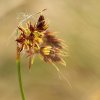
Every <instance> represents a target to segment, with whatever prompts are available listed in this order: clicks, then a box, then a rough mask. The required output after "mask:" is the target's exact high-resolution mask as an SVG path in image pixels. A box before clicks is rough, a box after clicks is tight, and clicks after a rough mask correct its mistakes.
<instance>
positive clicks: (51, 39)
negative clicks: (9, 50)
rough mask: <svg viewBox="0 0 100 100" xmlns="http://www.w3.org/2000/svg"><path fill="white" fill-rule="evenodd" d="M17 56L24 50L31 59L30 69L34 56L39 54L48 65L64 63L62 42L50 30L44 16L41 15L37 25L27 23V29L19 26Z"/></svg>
mask: <svg viewBox="0 0 100 100" xmlns="http://www.w3.org/2000/svg"><path fill="white" fill-rule="evenodd" d="M16 42H17V56H18V55H20V53H21V52H22V51H23V50H24V51H25V53H26V54H27V56H28V57H29V68H30V67H31V64H32V60H33V58H34V55H36V54H38V55H40V56H41V57H42V59H43V60H44V61H45V62H47V63H59V62H60V63H63V64H64V60H63V59H62V55H63V49H64V48H63V45H62V40H60V39H58V38H57V37H56V36H55V35H54V33H53V32H51V31H49V30H48V24H47V23H46V21H45V18H44V16H43V15H40V16H39V18H38V21H37V23H35V24H34V25H33V24H32V23H31V22H28V23H27V27H22V26H18V36H17V39H16Z"/></svg>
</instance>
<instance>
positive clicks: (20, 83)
mask: <svg viewBox="0 0 100 100" xmlns="http://www.w3.org/2000/svg"><path fill="white" fill-rule="evenodd" d="M16 64H17V68H18V80H19V87H20V92H21V97H22V100H25V95H24V91H23V85H22V78H21V67H20V59H17V61H16Z"/></svg>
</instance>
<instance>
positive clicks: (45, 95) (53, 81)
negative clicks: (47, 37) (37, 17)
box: [0, 0, 100, 100]
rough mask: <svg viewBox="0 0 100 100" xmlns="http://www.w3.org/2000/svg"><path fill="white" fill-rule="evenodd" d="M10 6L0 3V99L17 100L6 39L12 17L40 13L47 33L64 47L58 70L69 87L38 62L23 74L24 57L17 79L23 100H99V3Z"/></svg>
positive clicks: (50, 1) (65, 0) (34, 0)
mask: <svg viewBox="0 0 100 100" xmlns="http://www.w3.org/2000/svg"><path fill="white" fill-rule="evenodd" d="M12 1H13V2H12ZM12 1H6V0H4V1H0V4H1V5H2V6H0V7H1V10H0V11H2V12H3V13H0V100H20V92H19V87H18V82H17V70H16V69H17V68H16V65H15V54H16V44H15V43H14V39H15V37H12V38H10V39H8V38H9V36H10V35H11V34H12V32H13V30H14V29H15V27H16V26H17V21H18V20H17V19H16V14H18V13H20V12H28V13H29V12H31V13H34V12H37V11H40V10H42V9H44V8H47V11H46V12H45V13H44V14H45V15H46V17H47V18H49V20H50V29H51V30H53V31H57V32H59V33H58V34H57V35H58V37H60V38H62V39H64V40H65V41H66V43H67V44H68V45H69V55H70V56H69V58H66V63H67V67H66V68H64V67H63V66H59V68H60V70H61V72H62V73H63V74H64V76H65V77H66V78H67V79H68V80H69V81H70V83H71V85H72V88H70V87H69V85H68V84H67V82H66V81H65V80H64V79H63V78H62V79H61V80H60V79H59V76H58V73H57V72H56V70H55V68H54V67H53V66H52V65H50V64H46V63H44V62H42V61H41V60H40V59H39V58H36V60H35V63H34V64H33V66H32V68H31V70H30V71H29V69H28V64H27V63H28V61H27V58H26V57H25V58H24V59H23V58H22V75H23V82H24V87H25V92H26V95H27V98H28V100H33V99H35V100H100V96H99V94H100V86H99V84H100V61H99V59H100V46H99V44H100V39H99V37H100V20H99V18H100V13H99V12H100V6H99V5H100V1H99V0H76V1H75V0H41V1H39V0H29V1H23V0H20V1H19V0H18V1H17V4H16V0H12ZM5 2H9V4H8V3H5ZM12 3H13V4H12ZM14 5H15V6H14ZM9 6H10V7H9ZM7 45H8V46H7Z"/></svg>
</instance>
